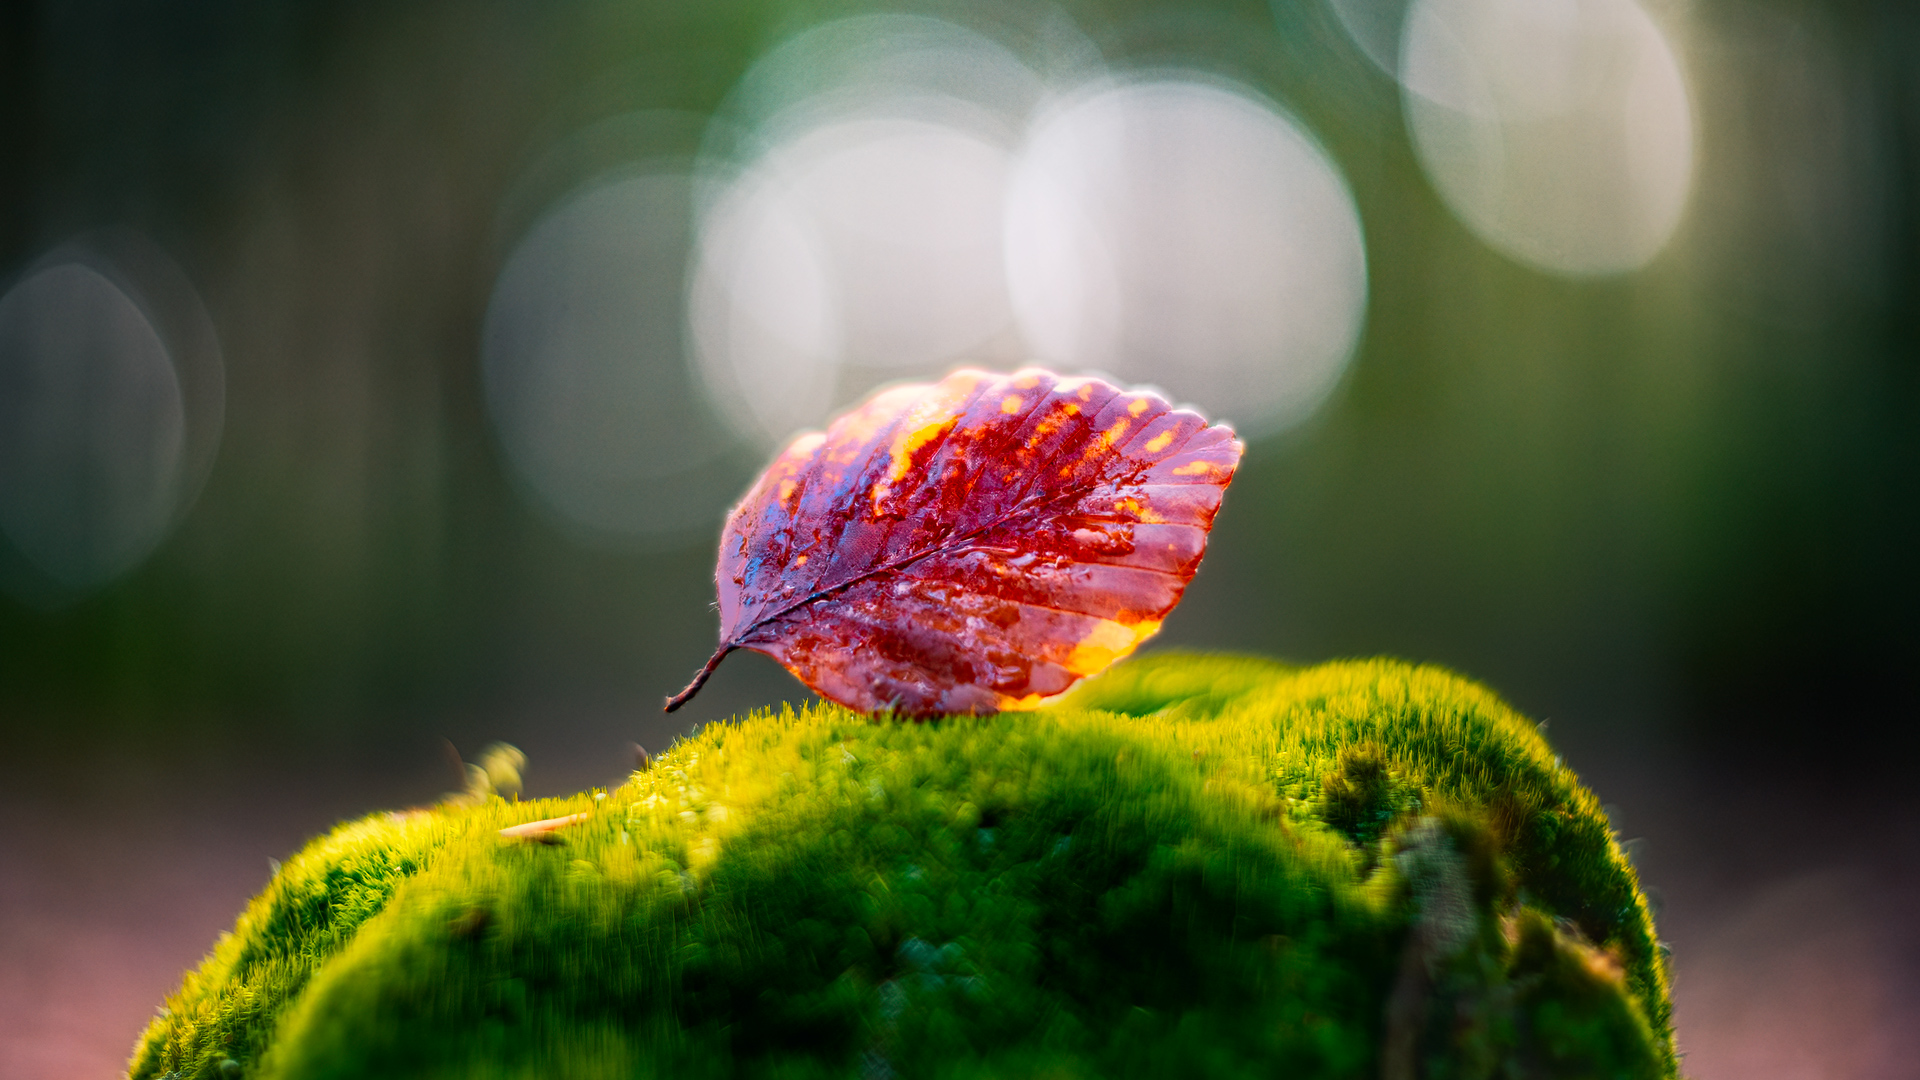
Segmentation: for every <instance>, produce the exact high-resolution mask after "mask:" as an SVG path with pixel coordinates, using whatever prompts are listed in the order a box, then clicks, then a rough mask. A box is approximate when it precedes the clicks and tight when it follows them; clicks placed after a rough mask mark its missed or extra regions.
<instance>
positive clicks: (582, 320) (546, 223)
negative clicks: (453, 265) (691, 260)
mask: <svg viewBox="0 0 1920 1080" xmlns="http://www.w3.org/2000/svg"><path fill="white" fill-rule="evenodd" d="M693 205H694V199H693V180H692V177H691V174H690V173H689V172H688V171H687V170H686V169H684V168H681V169H672V168H662V169H639V170H634V171H630V172H628V173H626V174H623V175H617V176H615V177H612V178H609V179H606V180H603V181H601V182H598V183H590V184H588V185H587V186H586V187H585V188H584V189H583V190H580V191H577V192H575V193H574V194H573V195H572V196H570V197H568V198H565V199H562V200H561V201H560V202H559V203H558V204H557V205H555V206H554V207H553V208H552V209H551V210H550V211H548V213H547V214H546V215H545V216H544V217H542V218H541V219H540V220H539V221H538V222H536V223H535V224H534V225H533V227H532V228H531V229H529V230H528V232H527V234H526V235H525V236H524V237H523V238H522V239H521V240H520V242H519V243H518V245H517V246H516V247H515V249H514V251H513V253H512V254H511V255H510V256H509V257H508V259H507V262H506V265H505V266H504V267H503V268H502V270H501V272H500V275H499V277H498V279H497V280H496V282H495V285H494V291H493V297H492V300H491V302H490V303H489V305H488V308H487V315H486V322H485V325H484V328H483V338H482V344H481V370H482V378H483V383H484V386H485V391H486V401H487V410H488V413H489V416H490V418H491V419H492V421H493V426H494V430H495V431H496V433H497V434H498V436H499V439H500V443H501V446H502V448H503V449H504V450H505V453H506V456H507V458H508V460H509V461H510V463H511V464H512V466H513V472H514V474H515V475H516V477H517V478H518V479H519V480H520V481H521V482H522V483H523V484H524V485H525V486H526V487H527V488H529V489H530V490H531V492H532V493H533V494H534V495H535V496H536V497H537V499H538V501H539V502H540V503H542V504H544V505H545V506H546V507H547V508H549V509H550V510H552V511H554V512H555V513H557V514H558V515H559V516H560V518H561V519H562V520H563V522H564V523H566V524H568V525H571V526H574V527H575V531H576V532H578V533H579V534H580V535H582V536H583V537H586V538H588V539H596V538H597V539H607V540H613V541H620V540H645V539H647V538H649V537H660V536H666V535H670V534H672V533H674V532H676V531H679V530H686V529H691V528H704V527H706V526H707V525H710V524H711V523H712V522H714V521H717V520H718V519H719V517H720V515H721V513H722V511H723V510H724V508H725V504H726V502H727V500H728V499H729V498H731V496H732V494H733V491H732V489H731V482H730V478H725V479H723V478H720V477H717V476H715V477H709V476H706V475H705V474H706V473H707V472H712V471H715V470H719V471H721V472H724V471H725V469H724V468H722V465H721V463H722V462H723V461H724V458H725V455H726V453H727V451H728V450H729V449H730V448H731V446H732V444H733V440H732V438H731V435H730V434H729V433H728V432H727V430H726V429H725V426H724V425H723V424H722V423H721V422H720V421H719V420H718V418H716V417H714V416H712V415H711V414H710V413H709V412H708V411H707V410H705V409H703V408H702V407H701V405H700V401H699V396H698V394H697V393H696V392H695V391H694V389H693V387H692V386H690V385H689V379H688V376H687V364H686V344H685V335H684V324H685V320H684V316H683V313H682V311H683V303H684V297H685V293H686V271H687V263H688V256H689V250H690V244H691V230H692V216H693Z"/></svg>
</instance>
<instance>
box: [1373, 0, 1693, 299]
mask: <svg viewBox="0 0 1920 1080" xmlns="http://www.w3.org/2000/svg"><path fill="white" fill-rule="evenodd" d="M1401 44H1402V52H1401V58H1400V65H1399V74H1400V79H1401V86H1402V90H1403V93H1402V98H1403V101H1404V103H1405V108H1406V116H1407V124H1408V129H1409V131H1410V132H1411V134H1412V136H1413V143H1414V148H1415V150H1416V152H1417V153H1418V155H1419V159H1420V163H1421V165H1422V167H1423V168H1424V169H1425V170H1426V173H1427V175H1428V177H1429V178H1430V179H1431V180H1432V182H1433V184H1434V187H1435V188H1436V189H1437V190H1438V191H1439V193H1440V195H1441V197H1442V198H1443V199H1444V200H1445V201H1446V203H1447V205H1448V207H1449V208H1451V209H1452V210H1453V212H1454V213H1455V214H1456V215H1457V216H1458V217H1459V218H1460V220H1461V221H1462V222H1464V223H1465V224H1466V225H1467V227H1468V228H1470V229H1472V230H1473V231H1474V233H1475V234H1476V235H1478V236H1479V237H1480V238H1481V239H1482V240H1484V241H1485V242H1486V243H1487V244H1489V245H1490V246H1492V247H1494V248H1495V249H1497V250H1499V251H1501V252H1504V253H1506V254H1507V255H1509V256H1511V257H1513V258H1515V259H1517V260H1519V261H1521V262H1523V263H1526V264H1528V265H1531V266H1534V267H1537V268H1540V269H1543V270H1549V271H1554V272H1558V273H1564V274H1571V275H1586V274H1607V273H1618V272H1622V271H1627V270H1633V269H1637V268H1639V267H1641V266H1644V265H1645V264H1646V263H1647V262H1649V261H1650V260H1651V259H1652V258H1653V257H1654V256H1655V255H1656V254H1658V253H1659V251H1660V250H1661V248H1662V247H1663V246H1665V244H1666V242H1667V240H1668V238H1669V237H1671V236H1672V234H1673V232H1674V230H1675V228H1677V227H1678V225H1679V222H1680V218H1681V215H1682V213H1683V211H1684V210H1685V207H1686V202H1687V194H1688V190H1689V188H1690V186H1691V181H1692V175H1693V117H1692V107H1691V104H1690V100H1689V98H1688V94H1687V88H1686V82H1685V79H1684V77H1683V76H1682V73H1681V68H1680V63H1679V60H1678V59H1677V57H1676V56H1675V54H1674V51H1673V49H1672V47H1671V46H1670V45H1669V44H1668V42H1667V40H1666V38H1665V36H1664V35H1663V34H1662V33H1661V32H1660V28H1659V27H1658V26H1656V25H1655V24H1654V22H1653V20H1652V19H1651V18H1650V17H1649V16H1648V15H1647V13H1646V12H1645V11H1644V10H1642V9H1641V8H1640V6H1639V5H1638V4H1636V3H1635V2H1634V0H1416V2H1415V3H1414V4H1413V6H1412V7H1411V8H1410V9H1409V11H1408V13H1407V21H1406V26H1405V29H1404V33H1403V34H1402V43H1401Z"/></svg>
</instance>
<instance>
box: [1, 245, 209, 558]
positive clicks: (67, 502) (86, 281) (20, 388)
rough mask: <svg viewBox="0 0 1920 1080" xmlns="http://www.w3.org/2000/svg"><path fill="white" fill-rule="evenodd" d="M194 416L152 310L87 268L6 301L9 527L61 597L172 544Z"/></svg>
mask: <svg viewBox="0 0 1920 1080" xmlns="http://www.w3.org/2000/svg"><path fill="white" fill-rule="evenodd" d="M186 442H187V409H186V402H185V399H184V397H183V394H182V389H181V383H180V380H179V379H178V378H177V376H176V373H175V369H174V365H173V361H172V359H171V358H170V356H169V354H168V347H167V344H166V342H165V341H163V340H162V338H161V336H160V333H159V331H158V330H156V328H155V326H154V323H153V321H152V319H151V318H150V317H149V314H148V313H147V312H146V311H144V310H143V309H142V308H141V306H140V305H139V304H138V303H136V302H135V300H134V299H133V298H131V297H129V296H128V295H127V293H126V292H125V291H123V290H122V289H121V288H120V287H119V286H118V285H116V284H115V283H114V282H113V281H111V280H109V279H108V278H107V277H106V276H105V275H103V274H102V273H100V272H99V271H98V270H96V269H94V268H93V267H91V266H88V265H86V264H85V263H83V262H79V261H72V262H55V263H53V264H52V265H46V266H43V267H42V268H40V269H38V270H35V271H31V272H29V274H28V276H27V277H26V278H24V279H23V280H22V281H20V282H19V283H18V284H16V285H15V286H13V288H11V289H9V290H8V291H7V293H6V295H5V296H4V297H0V530H4V531H5V533H6V536H7V539H8V540H9V541H11V543H12V544H13V546H14V547H15V548H16V549H17V550H18V551H19V552H20V554H22V555H23V556H25V558H26V559H27V560H28V561H29V562H30V563H32V564H33V566H34V567H35V568H36V569H37V570H38V571H40V572H41V573H43V574H45V575H46V577H47V578H49V579H51V581H52V582H53V583H54V585H55V587H56V588H58V589H61V590H67V591H70V592H75V593H80V592H86V591H90V590H93V589H96V588H98V587H100V586H102V585H104V584H106V583H107V582H109V581H112V580H113V579H114V578H117V577H119V576H120V575H122V574H124V573H126V572H127V571H129V570H131V569H132V568H133V567H135V566H137V565H139V564H140V563H141V562H142V561H143V560H144V559H146V557H147V556H148V555H149V554H150V553H151V552H152V551H153V549H154V547H155V546H156V545H157V544H158V543H159V542H160V541H161V540H162V539H163V538H164V537H165V535H166V533H167V530H168V527H169V526H170V524H171V523H172V521H173V518H174V514H175V511H176V509H177V508H178V507H179V505H180V501H181V495H182V488H183V483H182V471H183V469H182V466H183V458H184V452H185V447H186Z"/></svg>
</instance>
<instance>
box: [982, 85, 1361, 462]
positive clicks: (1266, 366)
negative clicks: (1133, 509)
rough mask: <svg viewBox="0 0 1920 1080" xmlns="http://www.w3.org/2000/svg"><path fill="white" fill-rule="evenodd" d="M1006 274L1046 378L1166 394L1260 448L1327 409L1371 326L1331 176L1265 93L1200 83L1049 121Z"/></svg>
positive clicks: (1032, 159)
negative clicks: (1257, 439) (1068, 375)
mask: <svg viewBox="0 0 1920 1080" xmlns="http://www.w3.org/2000/svg"><path fill="white" fill-rule="evenodd" d="M1007 268H1008V280H1009V283H1010V287H1011V293H1012V296H1013V302H1014V307H1015V311H1016V312H1017V315H1018V320H1019V325H1020V327H1021V330H1022V331H1023V333H1024V335H1025V338H1026V341H1027V342H1028V344H1029V345H1030V346H1031V348H1032V350H1033V353H1034V355H1035V357H1036V358H1037V359H1039V360H1040V361H1041V362H1043V363H1046V364H1049V365H1052V366H1055V367H1060V368H1066V369H1094V370H1101V371H1107V372H1111V373H1112V374H1114V375H1117V376H1119V377H1120V378H1122V379H1125V380H1127V381H1130V382H1148V383H1153V384H1156V385H1159V386H1161V387H1163V388H1164V389H1166V390H1167V391H1168V392H1169V393H1171V394H1172V395H1174V396H1175V397H1176V398H1178V399H1180V400H1185V401H1190V402H1194V403H1196V404H1198V405H1200V406H1202V407H1203V408H1204V409H1206V410H1208V411H1209V412H1210V413H1211V414H1212V415H1214V416H1218V417H1223V418H1225V419H1228V420H1231V421H1233V422H1234V423H1235V424H1236V425H1237V426H1239V427H1240V429H1241V430H1242V431H1243V432H1245V433H1248V434H1264V433H1268V432H1272V431H1275V430H1278V429H1280V428H1284V427H1286V426H1288V425H1290V424H1292V423H1295V422H1297V421H1299V420H1300V419H1301V418H1303V417H1305V416H1306V415H1308V414H1309V413H1311V412H1312V411H1313V410H1314V409H1315V407H1317V406H1318V405H1319V404H1320V403H1321V402H1322V401H1324V400H1325V399H1326V397H1327V395H1328V394H1329V393H1330V392H1331V391H1332V390H1333V388H1334V386H1335V385H1336V384H1337V383H1338V381H1339V378H1340V375H1341V372H1342V371H1343V370H1344V368H1345V366H1346V364H1347V361H1348V360H1349V358H1350V357H1351V356H1352V354H1353V350H1354V346H1355V344H1356V341H1357V339H1358V337H1359V333H1360V328H1361V324H1362V320H1363V316H1364V313H1365V310H1366V299H1367V269H1366V253H1365V247H1364V243H1363V238H1362V235H1361V228H1360V219H1359V215H1358V213H1357V212H1356V210H1355V208H1354V204H1353V199H1352V197H1351V195H1350V194H1349V193H1348V191H1347V188H1346V184H1345V182H1344V181H1343V180H1342V178H1341V176H1340V174H1339V172H1338V171H1337V170H1336V169H1335V168H1334V166H1333V164H1332V162H1331V161H1330V160H1329V159H1328V158H1327V156H1326V154H1325V153H1324V152H1323V151H1322V150H1321V149H1320V147H1319V146H1318V145H1316V144H1315V142H1314V141H1313V140H1312V139H1311V138H1310V137H1309V136H1308V135H1307V134H1306V133H1305V132H1304V131H1303V130H1302V129H1301V128H1300V127H1299V125H1298V124H1297V123H1296V122H1294V121H1293V120H1292V119H1291V118H1289V117H1287V116H1286V115H1284V114H1283V113H1281V112H1280V111H1279V110H1278V109H1276V108H1274V107H1273V106H1272V105H1270V104H1268V103H1267V102H1265V101H1263V100H1261V99H1259V98H1258V97H1257V96H1256V95H1254V94H1252V93H1250V92H1247V91H1244V90H1241V89H1239V88H1235V87H1230V86H1227V85H1224V84H1218V83H1212V82H1205V81H1198V80H1194V79H1183V78H1158V79H1153V80H1146V81H1138V82H1132V83H1123V84H1120V85H1117V86H1105V87H1099V88H1096V89H1094V90H1092V91H1090V92H1083V93H1082V94H1079V95H1076V96H1075V97H1073V98H1071V99H1069V100H1068V101H1066V102H1065V103H1063V104H1061V105H1059V106H1057V107H1055V108H1054V109H1052V110H1050V111H1048V112H1046V113H1045V114H1043V115H1042V116H1041V117H1040V118H1039V119H1038V120H1037V121H1036V123H1035V124H1034V127H1033V129H1032V132H1031V135H1030V136H1029V139H1028V141H1027V145H1026V147H1025V149H1024V151H1023V153H1022V155H1021V159H1020V162H1019V165H1018V168H1017V171H1016V175H1015V177H1014V179H1013V182H1012V184H1011V187H1010V194H1009V209H1008V214H1007Z"/></svg>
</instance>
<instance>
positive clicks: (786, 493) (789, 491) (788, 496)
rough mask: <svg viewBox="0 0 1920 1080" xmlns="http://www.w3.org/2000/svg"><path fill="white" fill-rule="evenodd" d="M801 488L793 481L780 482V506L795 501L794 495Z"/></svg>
mask: <svg viewBox="0 0 1920 1080" xmlns="http://www.w3.org/2000/svg"><path fill="white" fill-rule="evenodd" d="M799 487H800V485H799V484H796V483H794V482H793V481H791V480H782V481H780V505H782V506H785V505H786V504H787V503H788V502H789V501H791V500H792V499H793V493H794V492H795V491H796V490H798V489H799Z"/></svg>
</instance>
